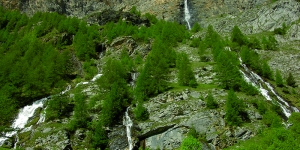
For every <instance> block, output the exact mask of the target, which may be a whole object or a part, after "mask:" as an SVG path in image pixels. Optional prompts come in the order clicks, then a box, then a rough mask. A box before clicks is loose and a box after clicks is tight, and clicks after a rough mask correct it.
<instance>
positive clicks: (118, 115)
mask: <svg viewBox="0 0 300 150" xmlns="http://www.w3.org/2000/svg"><path fill="white" fill-rule="evenodd" d="M130 13H131V15H133V16H135V17H144V18H146V20H147V21H148V22H149V26H147V25H145V24H140V25H133V23H132V22H130V21H128V20H124V19H123V18H120V19H119V20H118V21H115V22H109V23H107V24H105V25H97V24H87V23H86V22H85V20H79V19H77V18H72V17H66V16H63V15H59V14H57V13H35V14H34V15H33V16H32V17H28V16H26V15H24V14H21V13H20V12H18V11H10V10H5V9H3V8H1V7H0V68H1V69H0V85H1V87H0V126H1V128H0V132H1V133H2V132H3V131H9V130H11V129H10V125H11V123H12V121H13V119H14V118H15V116H16V114H17V113H18V110H19V109H20V108H22V107H24V106H25V105H27V104H30V103H32V102H33V101H35V100H37V99H40V98H43V97H47V96H49V95H55V96H52V97H51V99H50V100H48V101H47V109H46V112H45V114H46V122H44V123H42V124H36V123H37V120H38V119H36V118H35V119H32V120H31V122H30V123H28V125H27V126H30V125H33V128H34V129H35V130H36V131H32V132H31V131H24V132H20V133H18V138H19V142H18V143H17V147H18V148H20V149H23V148H26V147H32V148H34V149H43V147H44V146H45V145H43V144H45V143H42V142H39V143H38V144H40V145H38V144H36V143H37V141H41V140H40V139H41V138H46V137H47V136H49V135H51V134H52V133H54V132H55V131H56V130H57V131H59V130H62V131H65V132H66V133H67V135H68V138H70V139H76V138H77V137H76V136H77V133H78V132H79V131H82V132H84V137H83V139H82V140H80V141H76V140H74V141H75V142H74V141H72V142H73V143H72V148H73V149H84V148H87V149H98V148H101V149H106V148H111V147H112V144H111V143H112V141H113V140H115V139H113V138H111V137H112V135H111V133H112V132H113V131H114V130H113V129H115V128H117V127H118V126H119V125H120V122H121V121H122V117H123V115H124V112H125V110H126V108H127V107H130V108H131V110H132V114H131V117H132V118H133V120H134V123H135V124H139V125H140V124H143V123H145V124H146V123H150V124H151V125H149V126H148V127H149V128H146V129H145V128H144V129H140V130H137V131H135V133H134V134H135V136H136V137H139V138H140V139H138V138H136V139H135V141H136V147H137V148H138V147H140V148H141V149H143V148H144V149H145V147H143V145H142V144H141V145H139V144H137V143H138V142H142V141H143V138H144V139H145V138H148V137H146V135H147V134H151V133H150V132H148V133H145V132H146V131H145V130H148V129H149V130H150V128H151V129H153V132H161V131H159V129H162V128H159V127H161V126H163V125H162V124H159V122H157V124H155V121H153V120H154V119H153V118H154V117H153V114H154V113H156V112H159V111H161V110H164V109H167V108H169V106H168V105H171V104H176V105H177V104H178V105H182V106H184V105H186V104H189V103H190V102H191V103H198V102H199V103H203V105H204V106H205V108H198V109H197V110H193V111H191V112H190V113H191V115H192V114H194V113H195V112H197V113H198V112H201V113H202V111H205V112H206V111H207V112H217V114H222V113H223V112H224V115H223V116H221V115H219V116H221V117H222V118H221V120H225V124H224V126H223V127H222V128H220V129H219V128H218V130H217V131H213V133H216V134H217V136H218V138H219V139H220V141H221V142H220V143H221V144H220V145H218V146H219V147H220V148H228V149H299V148H300V147H299V143H300V141H299V140H300V139H299V134H300V132H299V127H300V116H299V113H293V114H292V116H291V117H290V118H289V119H288V120H289V122H288V123H291V126H289V127H286V126H284V125H283V124H282V122H284V121H285V120H284V119H286V118H284V117H283V116H284V114H283V113H282V110H281V108H280V107H279V105H278V104H277V103H276V102H272V101H266V100H265V99H264V97H263V96H262V95H261V94H260V91H259V89H258V87H255V86H253V85H252V84H250V83H248V82H246V81H245V80H244V77H243V74H242V73H241V69H242V67H241V65H240V60H239V57H240V58H241V60H242V62H243V63H244V64H245V65H246V66H247V67H249V68H250V69H251V70H252V71H254V72H256V73H257V74H258V75H260V76H261V77H263V78H264V80H267V81H269V82H271V83H272V84H273V86H274V87H276V90H277V91H279V92H280V94H281V95H283V96H284V97H285V98H289V99H290V101H289V102H290V103H292V104H293V105H295V106H298V107H299V100H297V99H298V98H299V88H298V87H297V84H296V82H295V79H294V76H293V74H292V73H289V76H288V77H286V78H285V77H283V76H282V75H281V72H280V71H279V70H272V69H271V68H270V66H269V64H268V60H267V59H265V58H263V57H261V56H260V55H259V53H258V52H257V51H278V50H279V47H278V42H277V40H276V38H275V36H274V35H275V34H283V35H284V34H285V30H286V28H287V27H286V25H283V26H282V28H280V29H277V30H275V31H274V32H272V33H266V34H264V33H262V34H264V36H259V35H249V36H247V35H244V34H243V33H242V31H241V30H240V29H239V27H238V26H234V28H233V29H232V31H231V33H230V38H228V37H223V36H222V35H220V34H219V33H218V32H216V31H215V30H214V28H213V27H212V26H208V28H205V29H202V28H201V27H200V25H199V24H195V25H194V27H193V29H192V30H191V31H188V30H186V28H185V26H183V25H180V24H178V23H176V22H167V21H164V20H158V19H156V18H155V16H152V15H150V14H145V15H143V16H141V13H140V12H138V11H137V10H136V8H135V7H133V8H132V9H131V11H130ZM192 35H193V36H192ZM120 38H125V39H132V40H133V41H135V43H137V46H136V47H138V46H141V45H142V46H143V45H149V47H150V48H149V49H147V48H145V49H137V48H136V47H135V48H136V49H135V48H132V49H130V47H126V46H124V45H122V44H123V43H126V42H124V41H123V42H122V40H119V41H118V39H120ZM120 41H121V42H120ZM118 42H119V43H118ZM127 44H128V43H127ZM120 45H121V46H120ZM118 46H120V47H118ZM130 46H132V45H130ZM182 48H183V49H182ZM100 56H101V57H100ZM209 68H211V69H210V71H207V70H208V69H209ZM199 70H200V71H199ZM205 71H207V72H205ZM199 72H200V73H199ZM201 72H205V73H207V75H203V74H202V75H201ZM99 73H101V74H102V76H101V77H100V78H98V79H97V80H96V81H95V83H93V84H94V85H93V89H92V90H91V91H92V92H90V93H89V92H84V91H85V90H86V89H88V88H91V87H88V86H85V85H78V86H77V85H76V84H77V83H79V82H80V81H90V80H91V79H92V78H93V77H94V76H95V75H96V74H99ZM133 73H138V78H137V79H133V78H132V74H133ZM206 76H210V77H212V79H207V80H210V81H209V82H202V79H201V78H202V77H206ZM205 80H206V79H205ZM132 82H134V85H132V84H131V83H132ZM67 85H71V86H72V90H71V91H70V92H68V93H65V94H59V93H60V92H61V91H63V90H64V89H65V87H67ZM186 89H187V91H192V92H198V93H201V94H200V95H199V96H198V97H196V98H195V97H194V98H183V100H181V101H180V100H179V101H170V102H163V103H161V104H160V105H159V108H158V109H157V110H156V111H155V112H153V109H152V104H153V101H155V100H154V99H155V98H157V99H158V98H159V96H161V95H164V94H166V93H168V94H169V93H172V92H174V93H176V92H177V93H179V92H182V91H186ZM216 91H221V94H219V95H218V94H215V93H216ZM223 93H225V94H224V95H222V94H223ZM56 94H58V95H56ZM166 99H167V98H164V101H166ZM185 101H186V102H185ZM190 107H193V106H190ZM250 109H251V111H253V112H257V113H258V115H261V117H258V118H260V119H253V118H251V116H250V114H249V110H250ZM252 109H253V110H252ZM184 111H186V110H182V113H178V114H184ZM187 111H189V110H187ZM220 112H222V113H220ZM188 115H189V114H188ZM36 116H38V115H36ZM36 116H35V117H36ZM179 116H180V115H179ZM173 118H174V117H173ZM173 118H172V119H173ZM182 118H183V119H186V118H185V116H184V117H182ZM182 118H180V117H179V119H174V120H171V121H170V122H171V123H173V124H174V125H173V126H175V124H178V125H179V124H182V122H184V120H183V119H182ZM170 126H172V125H170ZM173 126H172V127H173ZM184 127H186V126H184ZM240 127H241V128H247V127H249V128H251V129H252V128H255V129H253V130H254V131H253V134H251V135H253V136H255V137H252V138H251V139H249V140H246V141H243V140H237V139H235V140H234V142H231V141H226V140H227V139H226V138H227V137H226V136H225V135H224V134H227V133H225V131H230V130H232V131H236V130H238V129H240ZM47 128H50V129H53V130H52V131H48V132H44V130H43V129H47ZM178 128H179V127H178ZM54 129H55V130H54ZM187 131H188V132H186V134H185V137H184V139H183V140H182V143H181V142H180V143H181V146H179V147H177V149H182V150H185V149H202V147H204V146H206V147H207V145H209V144H211V142H212V140H207V139H208V138H207V137H205V136H207V135H204V134H201V133H199V132H198V131H197V127H195V129H194V128H192V127H191V126H189V127H187ZM158 134H160V133H158ZM230 134H231V133H230ZM219 135H220V136H219ZM229 136H230V138H232V136H233V135H232V136H231V135H229ZM249 138H250V137H249ZM139 140H141V141H139ZM41 143H42V144H41ZM50 143H51V142H50ZM74 143H76V144H74ZM54 144H55V143H54ZM222 145H223V146H222ZM48 146H49V145H48ZM3 147H8V148H10V147H9V146H7V145H6V146H5V145H4V146H3ZM50 148H52V149H55V148H58V147H51V146H50ZM58 149H59V148H58Z"/></svg>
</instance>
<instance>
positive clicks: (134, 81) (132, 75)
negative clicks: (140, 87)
mask: <svg viewBox="0 0 300 150" xmlns="http://www.w3.org/2000/svg"><path fill="white" fill-rule="evenodd" d="M138 76H139V73H137V72H134V73H131V79H132V80H131V81H130V86H131V87H133V88H135V83H136V80H137V78H138Z"/></svg>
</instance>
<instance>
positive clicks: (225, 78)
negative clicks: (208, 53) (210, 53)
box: [215, 51, 243, 90]
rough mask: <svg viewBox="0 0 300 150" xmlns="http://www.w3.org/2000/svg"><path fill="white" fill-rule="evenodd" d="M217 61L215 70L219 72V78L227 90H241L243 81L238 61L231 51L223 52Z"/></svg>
mask: <svg viewBox="0 0 300 150" xmlns="http://www.w3.org/2000/svg"><path fill="white" fill-rule="evenodd" d="M215 61H216V67H215V70H216V71H217V72H218V74H217V77H218V79H219V80H220V81H221V83H222V85H221V86H222V87H223V88H225V89H234V90H239V89H240V86H241V85H240V83H241V81H243V78H242V75H241V73H240V71H239V68H238V65H239V62H238V59H237V58H236V56H235V55H234V54H233V53H232V52H230V51H221V52H220V54H219V55H218V57H217V59H216V60H215Z"/></svg>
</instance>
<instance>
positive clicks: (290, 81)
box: [286, 73, 296, 87]
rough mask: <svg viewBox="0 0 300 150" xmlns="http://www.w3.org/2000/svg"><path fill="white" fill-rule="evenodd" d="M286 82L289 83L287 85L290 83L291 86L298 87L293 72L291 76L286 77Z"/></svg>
mask: <svg viewBox="0 0 300 150" xmlns="http://www.w3.org/2000/svg"><path fill="white" fill-rule="evenodd" d="M286 83H287V85H289V86H291V87H296V81H295V79H294V76H293V75H292V73H289V76H288V78H287V79H286Z"/></svg>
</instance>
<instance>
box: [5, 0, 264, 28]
mask: <svg viewBox="0 0 300 150" xmlns="http://www.w3.org/2000/svg"><path fill="white" fill-rule="evenodd" d="M268 3H270V1H269V0H234V1H232V0H189V1H188V6H189V9H190V12H191V14H192V18H191V23H192V24H193V23H194V22H201V23H202V24H207V21H206V20H207V19H208V18H209V19H210V18H212V17H220V16H236V15H238V14H240V13H242V12H245V11H247V10H249V9H253V8H258V7H261V6H263V5H266V4H268ZM1 5H2V6H4V7H6V8H10V9H19V10H21V11H22V12H24V13H26V14H28V15H32V14H34V13H35V12H58V13H60V14H66V15H68V16H75V17H79V18H83V17H85V16H87V15H90V14H93V13H95V12H102V11H103V10H107V9H111V10H122V11H129V10H130V9H131V7H132V6H136V7H137V9H138V10H139V11H141V13H142V14H145V13H150V14H153V15H155V16H156V17H157V18H159V19H165V20H168V21H177V22H179V23H182V24H185V21H184V16H183V15H184V13H183V11H184V0H146V1H145V0H22V1H19V0H3V1H2V2H1Z"/></svg>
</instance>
